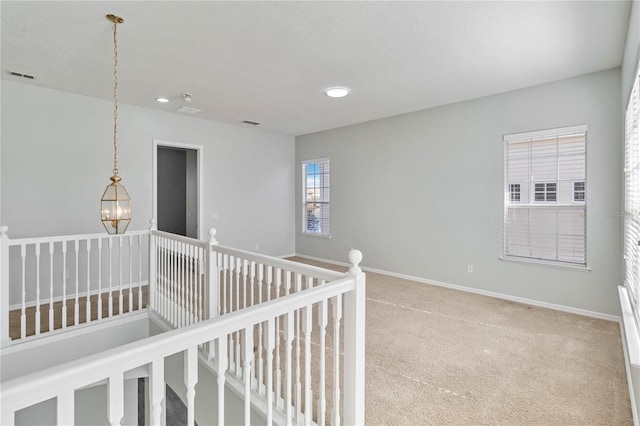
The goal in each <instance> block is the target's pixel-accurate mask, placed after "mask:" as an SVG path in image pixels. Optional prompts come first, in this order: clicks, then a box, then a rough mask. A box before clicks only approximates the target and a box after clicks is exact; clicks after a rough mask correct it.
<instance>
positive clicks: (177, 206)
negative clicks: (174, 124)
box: [153, 140, 202, 239]
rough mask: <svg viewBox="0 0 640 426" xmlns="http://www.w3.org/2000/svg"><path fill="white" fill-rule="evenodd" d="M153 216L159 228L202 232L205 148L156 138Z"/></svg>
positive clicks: (192, 235)
mask: <svg viewBox="0 0 640 426" xmlns="http://www.w3.org/2000/svg"><path fill="white" fill-rule="evenodd" d="M153 186H154V190H153V213H154V214H153V215H154V218H155V219H156V224H157V227H158V230H160V231H165V232H170V233H172V234H177V235H184V236H186V237H190V238H197V239H200V238H201V234H202V232H201V231H202V226H201V225H202V147H201V146H195V145H187V144H180V143H176V142H167V141H158V140H154V141H153Z"/></svg>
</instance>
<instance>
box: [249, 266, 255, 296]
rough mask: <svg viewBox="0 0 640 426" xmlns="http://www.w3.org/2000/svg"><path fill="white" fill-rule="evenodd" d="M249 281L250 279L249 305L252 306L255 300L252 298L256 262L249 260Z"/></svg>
mask: <svg viewBox="0 0 640 426" xmlns="http://www.w3.org/2000/svg"><path fill="white" fill-rule="evenodd" d="M250 277H251V279H250V281H251V305H250V306H253V305H254V304H255V300H254V293H255V291H254V289H255V285H256V262H253V261H251V272H250Z"/></svg>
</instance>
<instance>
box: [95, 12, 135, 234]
mask: <svg viewBox="0 0 640 426" xmlns="http://www.w3.org/2000/svg"><path fill="white" fill-rule="evenodd" d="M107 19H108V20H109V21H111V22H113V176H111V177H110V178H109V179H110V180H111V184H109V185H108V186H107V189H106V190H105V191H104V194H102V199H101V200H100V204H101V206H100V214H101V216H102V224H103V225H104V227H105V229H106V230H107V232H108V233H109V234H124V233H125V231H126V230H127V226H129V223H130V222H131V197H129V193H128V192H127V190H126V189H125V187H124V185H122V184H121V183H120V180H121V179H120V176H118V37H117V34H118V24H122V23H123V22H124V19H122V18H121V17H119V16H116V15H111V14H109V15H107Z"/></svg>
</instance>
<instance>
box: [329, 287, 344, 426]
mask: <svg viewBox="0 0 640 426" xmlns="http://www.w3.org/2000/svg"><path fill="white" fill-rule="evenodd" d="M331 303H332V305H333V416H332V422H331V424H333V425H339V424H340V319H341V318H342V295H338V296H335V297H334V298H332V299H331Z"/></svg>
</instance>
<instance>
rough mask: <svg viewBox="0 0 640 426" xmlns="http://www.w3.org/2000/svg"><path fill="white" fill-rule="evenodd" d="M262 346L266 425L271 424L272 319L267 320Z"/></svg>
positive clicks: (273, 332) (273, 339)
mask: <svg viewBox="0 0 640 426" xmlns="http://www.w3.org/2000/svg"><path fill="white" fill-rule="evenodd" d="M264 345H265V346H266V349H267V384H266V387H265V392H266V394H267V424H268V425H271V424H273V349H274V348H275V330H274V322H273V318H269V319H268V320H267V327H266V330H265V336H264Z"/></svg>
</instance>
